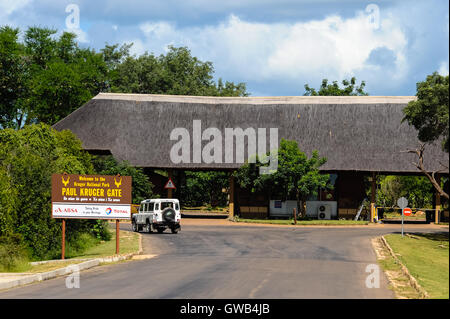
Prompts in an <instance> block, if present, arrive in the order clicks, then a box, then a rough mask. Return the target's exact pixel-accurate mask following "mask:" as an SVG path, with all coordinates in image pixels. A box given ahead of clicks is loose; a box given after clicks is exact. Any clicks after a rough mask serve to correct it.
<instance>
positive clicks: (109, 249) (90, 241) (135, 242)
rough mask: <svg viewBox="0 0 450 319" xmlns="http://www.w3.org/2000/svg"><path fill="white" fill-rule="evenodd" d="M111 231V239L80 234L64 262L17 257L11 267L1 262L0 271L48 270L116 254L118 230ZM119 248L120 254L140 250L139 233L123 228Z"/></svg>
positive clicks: (33, 271)
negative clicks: (44, 261) (31, 262)
mask: <svg viewBox="0 0 450 319" xmlns="http://www.w3.org/2000/svg"><path fill="white" fill-rule="evenodd" d="M110 232H111V240H109V241H100V240H97V239H95V238H94V237H92V236H90V235H88V234H83V235H82V236H80V238H79V240H78V242H79V243H78V244H77V245H68V246H67V247H66V261H64V262H56V261H55V262H49V263H45V264H40V265H31V264H30V262H29V261H28V259H23V258H15V260H14V261H13V263H12V266H11V267H8V268H6V267H2V265H1V264H0V272H30V273H38V272H46V271H51V270H54V269H58V268H62V267H65V266H68V265H70V264H76V263H79V262H82V261H79V260H76V259H85V258H99V257H108V256H112V255H115V253H116V231H115V229H114V228H111V229H110ZM119 248H120V254H128V253H135V252H138V251H139V234H137V233H133V232H129V231H123V230H121V231H120V242H119Z"/></svg>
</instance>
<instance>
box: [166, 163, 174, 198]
mask: <svg viewBox="0 0 450 319" xmlns="http://www.w3.org/2000/svg"><path fill="white" fill-rule="evenodd" d="M167 177H168V178H170V179H172V177H173V170H172V169H171V168H169V169H168V170H167ZM172 191H173V189H171V188H169V189H168V190H167V198H172V196H173V192H172Z"/></svg>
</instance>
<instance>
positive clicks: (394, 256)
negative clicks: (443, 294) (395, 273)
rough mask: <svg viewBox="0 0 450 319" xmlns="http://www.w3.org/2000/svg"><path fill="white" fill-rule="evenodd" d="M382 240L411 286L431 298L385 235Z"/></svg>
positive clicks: (423, 296)
mask: <svg viewBox="0 0 450 319" xmlns="http://www.w3.org/2000/svg"><path fill="white" fill-rule="evenodd" d="M381 242H382V243H383V245H384V246H385V247H386V248H387V250H388V251H389V253H390V255H391V256H392V258H394V259H395V261H396V262H397V263H398V264H399V265H400V268H401V270H402V272H403V274H404V275H405V276H406V277H407V278H408V280H409V282H410V284H411V286H413V287H414V289H415V290H416V291H417V292H418V293H419V295H420V296H421V297H422V298H429V297H430V296H429V295H428V293H427V292H426V291H425V289H423V288H422V286H420V285H419V283H418V282H417V280H416V278H414V277H413V276H412V275H411V274H410V273H409V271H408V268H406V266H405V265H404V264H403V263H402V262H401V261H400V259H399V258H398V257H397V255H396V254H395V252H394V251H393V250H392V248H391V246H389V244H388V242H387V241H386V239H385V238H384V236H381Z"/></svg>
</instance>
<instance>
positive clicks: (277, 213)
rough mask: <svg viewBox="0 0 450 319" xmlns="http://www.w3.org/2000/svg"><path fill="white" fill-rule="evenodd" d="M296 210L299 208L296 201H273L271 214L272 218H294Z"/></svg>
mask: <svg viewBox="0 0 450 319" xmlns="http://www.w3.org/2000/svg"><path fill="white" fill-rule="evenodd" d="M294 208H297V201H295V200H287V201H281V200H271V201H270V209H269V214H270V217H292V216H293V209H294ZM297 214H298V212H297Z"/></svg>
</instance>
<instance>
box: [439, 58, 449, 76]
mask: <svg viewBox="0 0 450 319" xmlns="http://www.w3.org/2000/svg"><path fill="white" fill-rule="evenodd" d="M438 72H439V74H440V75H444V76H446V75H448V62H447V61H442V62H441V64H440V66H439V71H438Z"/></svg>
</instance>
